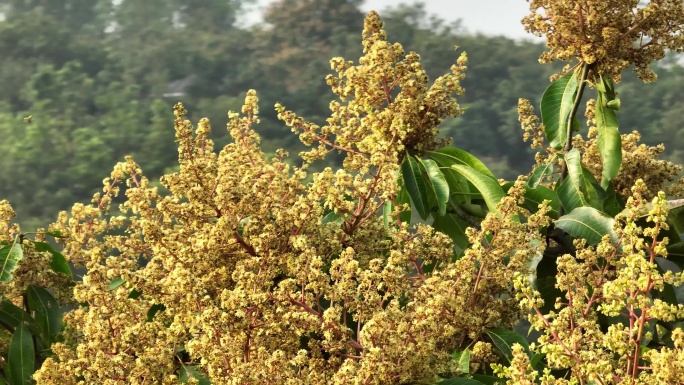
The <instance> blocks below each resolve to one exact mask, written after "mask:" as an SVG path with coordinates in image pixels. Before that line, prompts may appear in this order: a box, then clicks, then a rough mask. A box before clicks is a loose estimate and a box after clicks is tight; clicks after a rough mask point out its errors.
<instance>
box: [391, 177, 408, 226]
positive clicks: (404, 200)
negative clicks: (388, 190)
mask: <svg viewBox="0 0 684 385" xmlns="http://www.w3.org/2000/svg"><path fill="white" fill-rule="evenodd" d="M394 200H395V204H396V205H397V206H399V205H404V204H406V205H408V210H404V211H401V212H400V213H399V220H400V221H401V222H402V223H406V224H411V198H410V197H409V193H408V191H407V190H406V186H404V185H402V186H401V189H400V190H399V193H398V194H397V197H396V198H395V199H394Z"/></svg>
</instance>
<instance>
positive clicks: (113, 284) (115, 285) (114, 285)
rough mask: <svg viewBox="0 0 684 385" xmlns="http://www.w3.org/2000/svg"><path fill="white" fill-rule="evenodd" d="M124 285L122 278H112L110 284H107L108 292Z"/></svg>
mask: <svg viewBox="0 0 684 385" xmlns="http://www.w3.org/2000/svg"><path fill="white" fill-rule="evenodd" d="M124 283H126V281H125V280H124V279H123V278H121V277H118V278H114V279H112V281H111V282H109V290H116V289H117V288H118V287H119V286H121V285H123V284H124Z"/></svg>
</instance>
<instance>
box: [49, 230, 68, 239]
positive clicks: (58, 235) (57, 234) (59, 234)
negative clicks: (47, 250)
mask: <svg viewBox="0 0 684 385" xmlns="http://www.w3.org/2000/svg"><path fill="white" fill-rule="evenodd" d="M45 234H47V235H51V236H53V237H55V238H66V236H64V235H62V232H61V231H59V230H53V231H47V232H46V233H45Z"/></svg>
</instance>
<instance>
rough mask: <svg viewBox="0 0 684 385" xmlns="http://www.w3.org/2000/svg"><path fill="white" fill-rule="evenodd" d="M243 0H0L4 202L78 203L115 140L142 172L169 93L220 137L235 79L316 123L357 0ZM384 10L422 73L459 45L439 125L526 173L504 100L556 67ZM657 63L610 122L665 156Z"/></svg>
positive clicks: (673, 121)
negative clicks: (463, 74) (464, 56)
mask: <svg viewBox="0 0 684 385" xmlns="http://www.w3.org/2000/svg"><path fill="white" fill-rule="evenodd" d="M246 3H248V2H246V1H239V0H233V1H210V0H195V1H192V2H188V1H178V0H150V1H143V2H141V1H134V0H124V1H121V2H119V4H118V5H116V6H114V5H112V4H111V2H110V1H108V0H92V1H76V0H42V1H39V0H34V1H10V0H3V1H0V11H1V12H2V13H3V14H4V19H3V21H1V22H0V52H2V56H1V57H0V90H2V93H1V94H0V135H1V136H2V138H3V140H2V142H1V143H0V153H2V154H3V156H2V157H0V170H2V172H1V173H0V197H3V198H7V199H9V200H10V201H11V202H12V203H13V205H14V207H15V208H16V209H17V211H18V212H19V221H20V222H21V223H25V224H32V225H39V224H44V223H46V221H49V220H50V219H51V218H54V216H55V215H56V213H57V212H58V211H59V210H63V209H66V208H68V207H69V206H70V205H71V203H73V202H74V201H80V202H87V201H88V200H89V199H90V198H91V196H92V194H93V193H94V192H95V191H97V189H98V186H99V184H100V180H101V179H102V175H103V174H104V173H106V172H107V171H106V170H108V169H109V167H110V166H111V164H113V163H114V162H117V161H119V160H121V159H122V158H123V156H125V155H127V154H130V155H134V156H135V158H136V160H137V161H138V162H139V163H140V165H141V166H142V167H143V169H144V170H145V172H146V174H147V175H149V176H150V177H151V178H153V179H155V178H157V177H159V176H160V175H162V174H163V172H164V171H165V170H168V169H169V168H173V167H174V164H175V158H176V150H175V144H174V138H173V129H172V128H171V127H172V123H171V121H172V119H170V118H169V116H170V111H171V109H172V106H173V105H174V104H175V103H176V102H178V101H182V102H183V103H184V104H185V106H186V107H187V108H188V110H189V111H191V114H192V115H191V118H195V119H196V118H200V117H204V116H206V117H209V118H210V119H211V121H212V125H213V126H214V132H213V134H212V135H213V138H214V139H215V140H216V142H217V144H219V145H223V144H226V143H227V142H228V141H229V140H230V139H229V136H228V134H227V132H226V131H225V130H223V129H222V127H224V125H225V124H226V123H227V116H226V113H225V111H227V110H228V109H237V108H239V106H240V105H241V103H242V100H243V99H244V95H245V92H246V90H247V89H249V88H253V89H256V90H257V91H258V92H259V95H260V98H261V100H262V105H263V106H265V107H269V106H272V105H273V104H274V103H275V102H276V101H280V102H283V103H284V104H285V105H287V106H288V107H289V108H292V109H293V110H294V111H297V112H298V113H301V114H303V115H305V116H307V117H309V118H311V119H312V120H314V121H317V122H319V123H320V122H321V121H322V119H323V117H324V116H326V114H327V109H328V102H327V98H326V93H327V92H328V91H327V86H326V85H325V82H324V78H325V75H326V74H328V73H330V65H329V64H328V61H329V60H330V58H331V57H334V56H344V57H358V56H359V54H360V49H359V45H358V36H359V31H360V29H361V26H362V24H361V21H362V19H363V14H362V13H361V11H360V10H359V9H358V6H359V4H360V3H361V2H360V1H359V0H343V1H342V0H339V1H338V0H336V1H329V0H315V1H297V0H286V1H279V2H276V3H274V4H273V5H272V6H271V7H270V8H269V9H268V10H266V13H265V15H264V19H265V21H266V23H267V24H264V25H256V26H252V27H243V26H241V25H240V24H239V23H236V22H237V21H238V20H240V15H241V12H242V10H243V8H244V6H245V5H246ZM454 16H457V15H454ZM383 20H384V21H385V24H386V28H387V31H388V34H389V35H390V36H392V38H393V39H394V40H395V41H398V42H400V43H402V44H403V45H404V47H405V48H406V49H407V50H414V51H416V52H418V53H419V54H420V55H421V59H422V62H423V63H424V66H425V68H426V70H427V71H428V74H429V75H430V76H431V77H434V76H436V75H437V74H440V73H443V72H444V71H446V70H448V68H449V66H450V65H451V64H452V63H453V58H454V55H455V52H454V51H453V50H451V47H453V46H454V45H458V46H460V47H461V49H463V50H465V51H466V52H468V53H469V55H470V59H471V60H470V62H471V66H470V71H469V73H468V77H467V78H466V79H465V80H464V81H463V86H464V87H465V88H466V89H467V92H466V94H465V95H464V96H463V97H462V99H461V100H460V103H461V105H462V106H464V107H466V108H467V109H468V112H467V114H466V117H467V118H466V119H463V118H459V119H449V120H447V121H445V122H444V123H443V124H442V125H441V127H440V128H441V132H442V134H443V135H445V136H450V137H453V138H454V144H456V145H457V146H458V147H460V148H463V149H466V150H468V151H471V152H472V153H474V154H476V155H478V156H481V157H483V158H484V159H486V160H487V162H488V164H489V165H490V167H491V168H492V169H494V170H495V171H496V172H497V174H498V175H500V176H501V177H507V178H512V177H514V176H515V175H517V174H519V173H523V172H525V170H527V169H528V168H529V166H530V165H531V164H532V152H531V151H530V150H529V148H528V147H527V146H526V145H525V144H524V143H522V142H521V141H520V137H521V134H520V130H519V129H518V123H517V112H516V111H517V100H518V98H520V97H525V98H528V99H530V100H531V101H532V102H533V104H534V105H537V104H538V102H539V95H540V94H541V91H543V89H544V86H543V85H544V82H545V80H546V79H548V77H549V76H550V75H551V74H552V73H553V72H554V68H552V67H549V66H541V65H538V64H535V63H536V59H537V57H538V56H539V54H540V53H541V52H542V50H543V45H541V44H533V43H530V42H519V41H513V40H510V39H507V38H505V37H488V36H472V35H468V34H464V33H462V31H461V30H460V29H459V28H458V25H450V24H446V23H444V22H442V21H440V20H439V19H435V18H432V17H430V16H429V15H427V14H426V13H425V12H424V11H423V9H422V8H421V7H419V6H411V7H407V6H402V7H397V8H394V9H392V10H388V11H387V12H383ZM445 47H446V48H445ZM660 67H662V68H659V69H658V71H657V72H658V74H659V76H660V78H661V80H662V81H660V82H657V83H654V84H651V85H644V84H642V83H639V82H636V81H635V79H634V77H633V76H631V75H627V76H626V79H625V81H624V82H623V83H622V84H621V87H620V91H621V94H620V96H621V98H622V99H623V100H625V101H628V102H632V101H634V100H637V98H639V97H641V96H645V97H646V100H648V102H640V103H636V102H632V103H631V104H633V105H634V106H635V107H634V108H633V109H630V110H629V111H626V112H625V114H624V115H623V116H621V124H622V126H621V128H622V130H623V132H629V131H631V130H633V129H639V130H640V131H641V133H642V134H643V137H644V139H645V141H646V142H647V143H650V144H656V143H661V142H665V143H667V144H668V148H667V154H668V155H669V156H671V157H672V159H673V160H675V161H677V162H678V161H681V160H682V148H681V147H680V144H679V143H678V141H676V140H672V139H673V138H678V137H679V130H680V129H681V127H680V126H679V125H678V123H677V122H680V121H682V120H684V119H683V118H684V109H683V107H682V106H681V105H679V104H678V101H679V100H681V99H682V94H681V93H682V92H683V91H682V90H681V87H679V86H678V84H679V83H680V79H682V76H684V73H683V70H682V67H681V66H679V65H678V64H677V62H676V61H674V60H670V61H669V62H667V63H665V64H662V65H661V66H660ZM28 116H32V118H31V119H30V123H27V121H25V120H24V119H25V118H26V117H28ZM261 120H262V123H261V125H260V126H259V128H258V131H259V133H260V134H261V135H262V137H263V140H264V148H265V150H267V151H270V152H272V151H275V150H276V149H278V148H281V147H282V148H286V149H289V150H295V151H296V150H300V149H301V148H302V147H298V145H297V141H296V137H293V136H292V135H289V133H288V130H287V129H284V128H283V127H282V125H281V124H280V123H279V122H278V121H277V119H276V116H275V112H274V111H273V110H272V109H271V108H264V109H263V114H262V116H261ZM333 160H334V159H331V160H330V161H333Z"/></svg>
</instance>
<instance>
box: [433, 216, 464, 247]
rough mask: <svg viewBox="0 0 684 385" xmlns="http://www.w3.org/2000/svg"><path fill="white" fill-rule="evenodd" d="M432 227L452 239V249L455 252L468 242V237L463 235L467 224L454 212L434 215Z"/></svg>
mask: <svg viewBox="0 0 684 385" xmlns="http://www.w3.org/2000/svg"><path fill="white" fill-rule="evenodd" d="M432 227H433V228H434V229H435V230H437V231H439V232H442V233H444V234H446V235H448V236H449V238H451V240H452V241H454V248H455V249H456V250H454V251H455V252H456V253H458V252H460V251H461V250H464V249H465V248H466V247H468V245H469V244H470V241H468V237H466V235H465V230H466V229H467V228H468V224H467V223H466V222H465V221H464V220H463V219H461V218H459V217H458V215H456V214H446V215H443V216H438V217H435V220H434V222H433V223H432Z"/></svg>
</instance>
